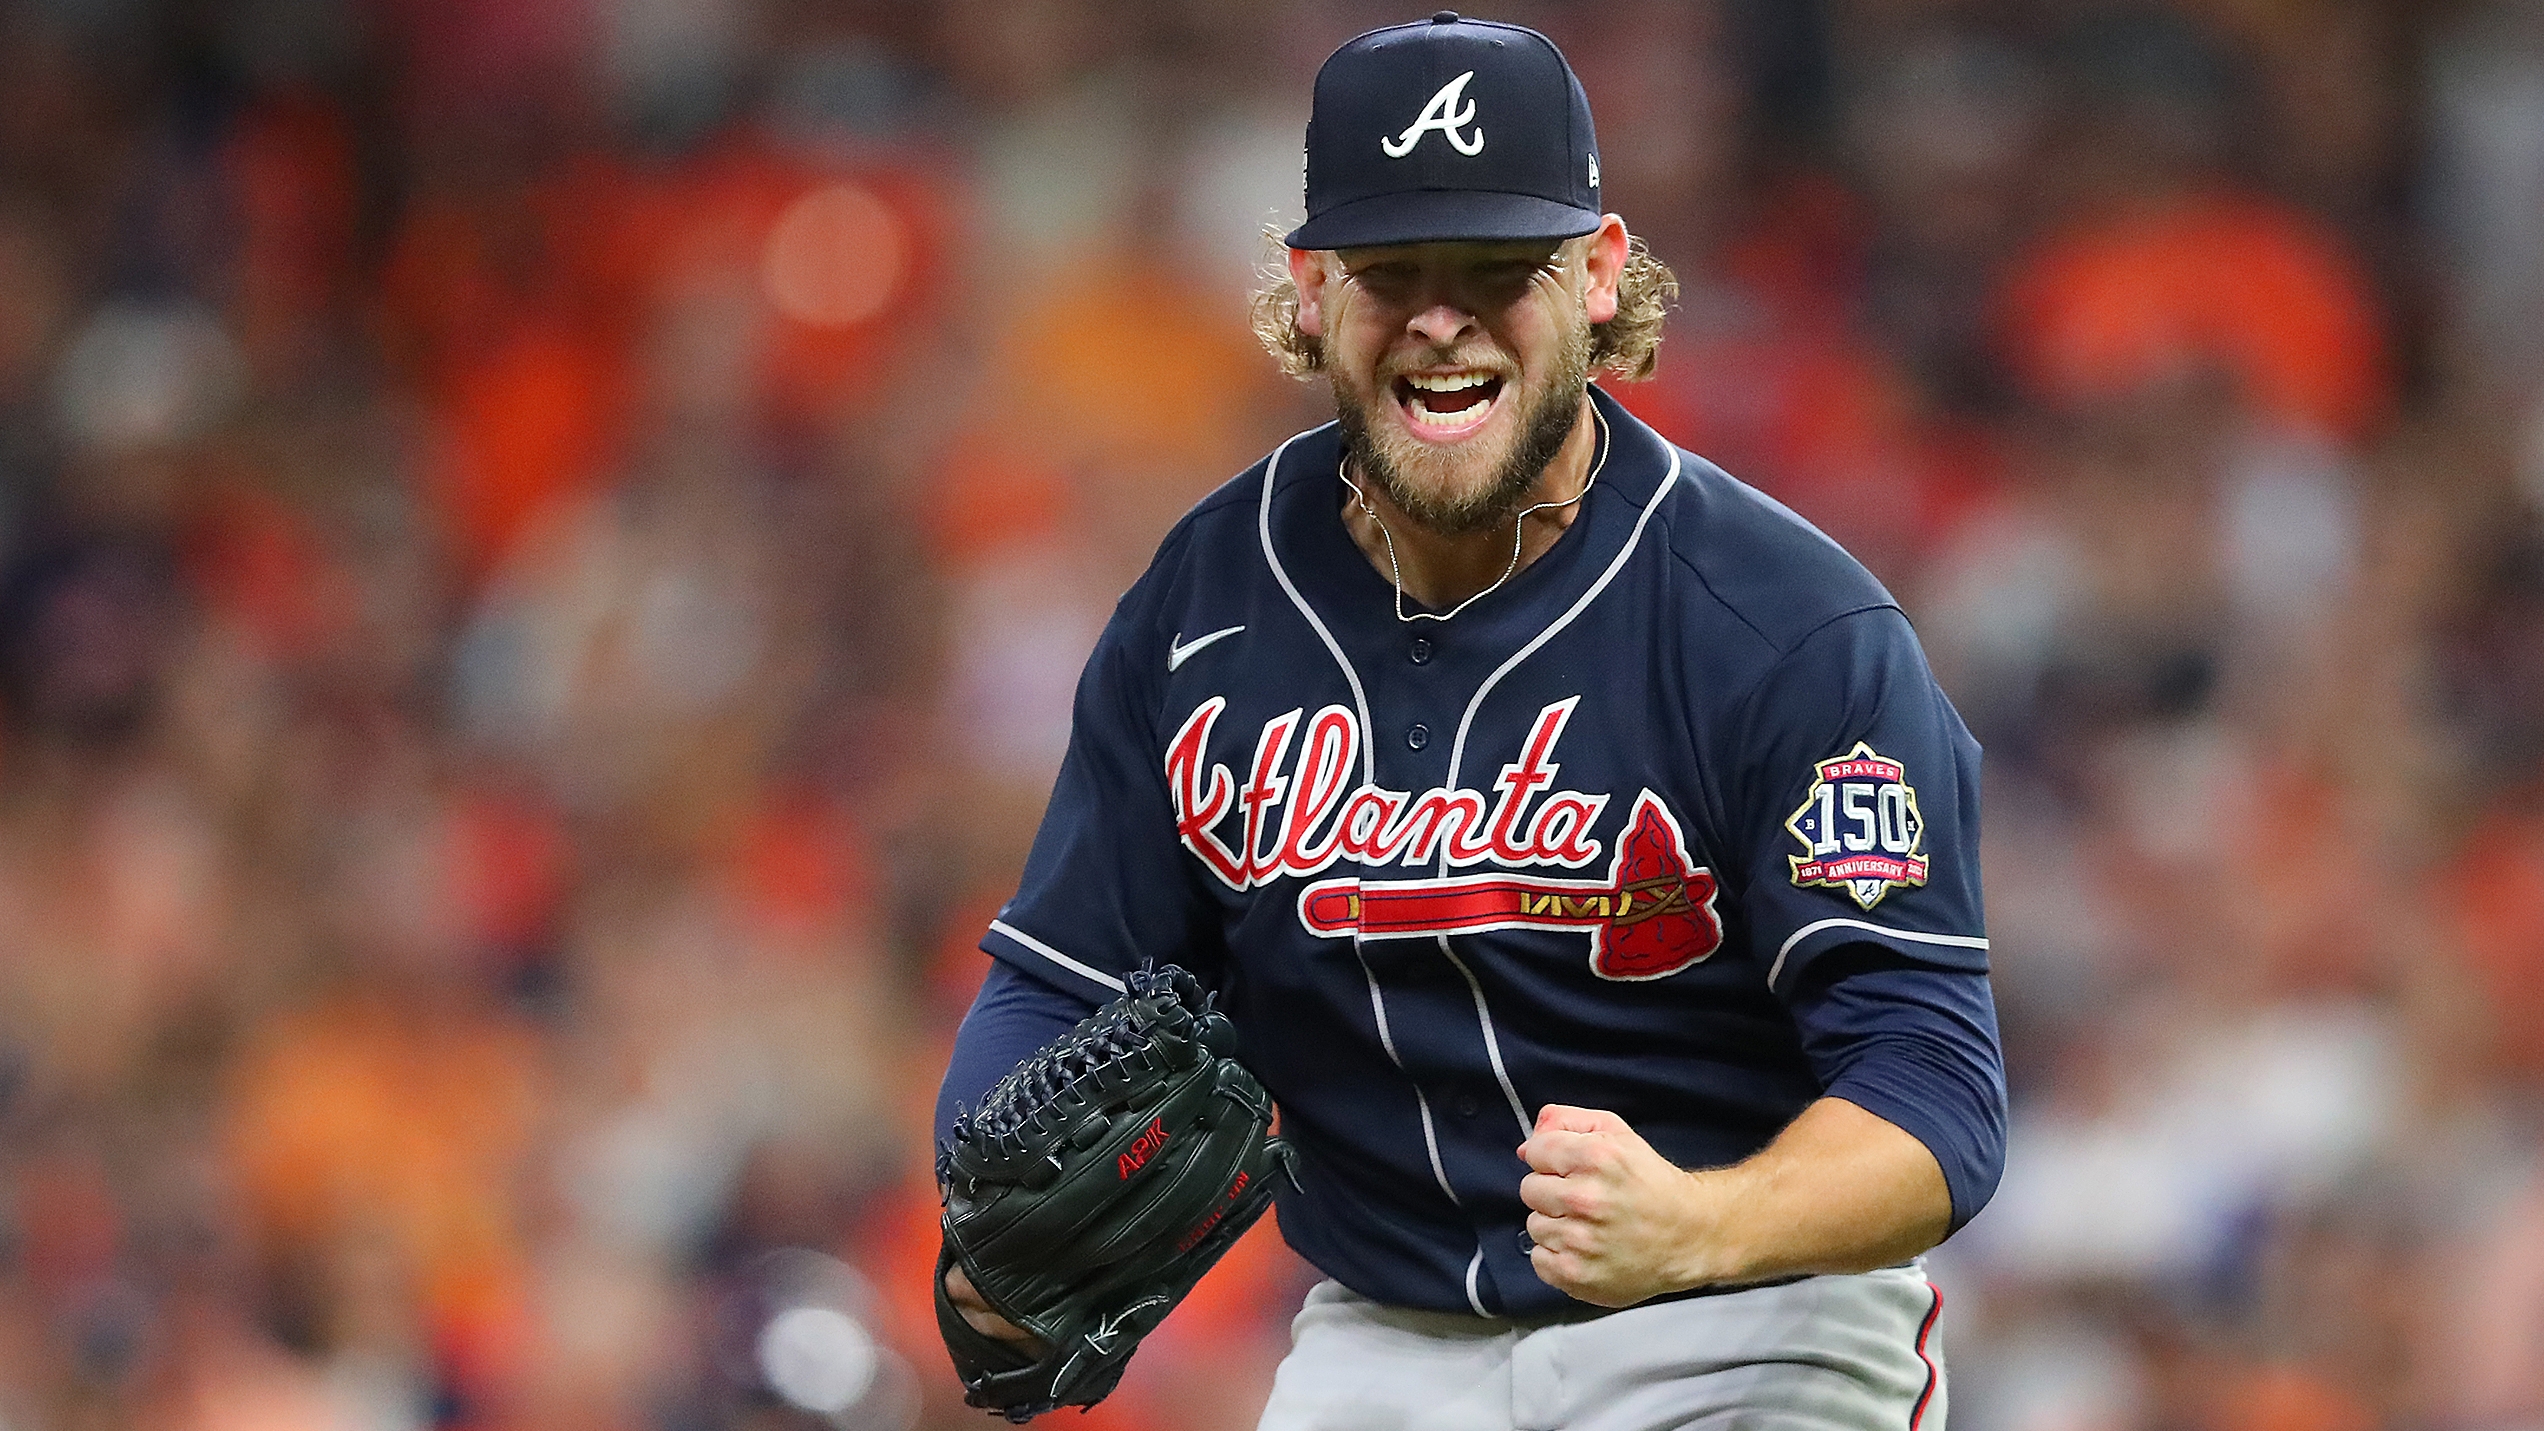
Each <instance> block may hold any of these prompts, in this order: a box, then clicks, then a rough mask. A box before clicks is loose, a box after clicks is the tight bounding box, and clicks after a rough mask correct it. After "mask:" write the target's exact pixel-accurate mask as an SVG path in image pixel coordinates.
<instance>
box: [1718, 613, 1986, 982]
mask: <svg viewBox="0 0 2544 1431" xmlns="http://www.w3.org/2000/svg"><path fill="white" fill-rule="evenodd" d="M1735 729H1736V730H1737V732H1738V735H1739V739H1740V749H1739V750H1737V751H1734V752H1730V754H1731V756H1732V757H1733V758H1732V759H1731V760H1730V761H1728V762H1727V765H1728V768H1730V769H1733V770H1736V771H1738V772H1739V773H1740V778H1739V779H1737V780H1735V781H1734V782H1733V783H1732V784H1731V786H1730V787H1729V788H1728V789H1727V791H1726V798H1727V804H1728V806H1729V809H1728V817H1729V821H1730V824H1731V826H1732V829H1731V831H1730V839H1731V841H1732V842H1733V844H1734V846H1735V848H1736V853H1737V856H1738V857H1739V858H1741V859H1742V861H1743V864H1744V866H1745V867H1744V868H1743V869H1742V870H1741V873H1740V881H1741V893H1742V901H1741V902H1742V906H1743V908H1744V909H1745V910H1746V911H1747V913H1748V925H1749V929H1750V939H1751V942H1752V953H1753V954H1754V955H1755V956H1756V957H1757V959H1758V961H1759V962H1760V963H1761V964H1762V965H1764V966H1765V968H1766V971H1767V982H1768V984H1769V986H1770V987H1772V988H1774V989H1776V990H1778V991H1779V992H1782V991H1784V990H1786V989H1789V988H1790V987H1792V985H1793V983H1794V981H1795V980H1797V979H1798V978H1799V977H1800V976H1801V975H1802V973H1803V972H1804V971H1805V970H1806V969H1808V968H1809V966H1810V965H1811V963H1812V962H1813V961H1814V960H1816V959H1818V958H1819V957H1820V956H1821V955H1822V954H1824V953H1826V952H1828V951H1829V950H1832V949H1836V948H1840V947H1842V946H1844V945H1847V944H1853V943H1861V942H1866V941H1870V942H1872V943H1875V944H1879V945H1882V946H1885V947H1887V948H1889V949H1891V950H1893V951H1894V952H1896V953H1897V954H1899V955H1900V956H1901V957H1902V958H1903V959H1906V960H1909V961H1911V962H1914V963H1919V964H1924V965H1928V966H1931V967H1934V968H1941V969H1960V970H1969V971H1974V972H1980V973H1984V972H1985V971H1986V969H1987V931H1986V917H1985V914H1984V912H1983V910H1982V906H1981V903H1980V894H1979V747H1978V742H1977V741H1975V740H1972V739H1971V738H1970V733H1969V731H1968V729H1967V728H1965V727H1964V726H1963V725H1962V724H1961V717H1960V715H1959V714H1958V713H1956V712H1955V711H1954V710H1953V709H1952V703H1951V702H1950V701H1948V700H1946V699H1945V698H1944V695H1943V691H1942V689H1941V688H1940V687H1938V686H1937V685H1936V684H1935V681H1934V677H1933V675H1932V673H1931V672H1929V671H1928V669H1927V667H1926V660H1925V654H1924V652H1923V651H1921V650H1920V649H1919V648H1918V646H1917V638H1916V634H1915V633H1914V632H1913V631H1912V630H1910V629H1909V626H1908V620H1907V618H1906V617H1905V616H1902V615H1901V614H1900V613H1899V611H1898V609H1897V608H1895V607H1890V606H1877V607H1869V608H1866V609H1864V610H1860V611H1856V612H1852V613H1849V614H1847V615H1844V616H1840V617H1838V618H1836V619H1834V620H1832V621H1830V622H1828V623H1827V624H1825V625H1823V626H1821V627H1820V628H1819V629H1818V630H1816V631H1814V632H1812V633H1811V634H1810V635H1809V636H1807V637H1805V638H1804V639H1803V640H1802V641H1801V642H1800V643H1798V644H1797V645H1796V646H1795V647H1794V648H1793V649H1792V650H1790V651H1788V652H1787V653H1786V654H1785V656H1784V657H1783V659H1782V660H1780V661H1779V662H1778V663H1777V664H1776V666H1775V667H1774V668H1773V669H1772V670H1770V671H1769V672H1768V673H1767V675H1766V676H1765V677H1764V678H1763V679H1761V681H1760V682H1759V684H1758V687H1757V689H1756V690H1755V691H1753V692H1752V693H1751V695H1750V697H1749V700H1748V703H1747V708H1746V711H1745V713H1744V715H1743V717H1742V719H1741V720H1740V721H1739V722H1738V723H1737V724H1736V726H1735Z"/></svg>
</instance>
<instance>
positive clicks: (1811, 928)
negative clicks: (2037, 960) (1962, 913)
mask: <svg viewBox="0 0 2544 1431" xmlns="http://www.w3.org/2000/svg"><path fill="white" fill-rule="evenodd" d="M1823 929H1869V930H1871V931H1872V932H1873V933H1875V934H1887V935H1889V936H1890V937H1891V938H1893V939H1913V940H1915V941H1916V942H1917V943H1919V944H1949V945H1951V946H1952V947H1953V948H1955V949H1985V948H1986V947H1988V942H1987V941H1986V940H1984V939H1978V938H1974V937H1972V936H1970V935H1967V934H1920V933H1918V932H1917V931H1916V930H1914V929H1893V928H1891V927H1890V926H1889V925H1887V924H1872V923H1868V922H1866V921H1864V920H1861V919H1822V920H1818V921H1816V922H1814V923H1810V924H1805V925H1803V926H1802V927H1801V928H1799V929H1797V930H1794V931H1793V933H1792V935H1791V937H1789V938H1787V939H1786V940H1785V941H1784V947H1783V948H1781V949H1778V950H1776V956H1775V962H1774V963H1773V964H1770V965H1768V966H1767V987H1768V988H1770V989H1772V988H1774V987H1775V981H1776V976H1777V975H1779V974H1782V973H1783V972H1784V956H1785V955H1787V954H1790V953H1792V952H1793V946H1794V945H1796V944H1799V943H1801V942H1802V941H1803V940H1805V939H1808V938H1810V937H1811V936H1812V935H1814V934H1817V933H1819V932H1820V931H1821V930H1823Z"/></svg>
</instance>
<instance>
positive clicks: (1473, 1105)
mask: <svg viewBox="0 0 2544 1431" xmlns="http://www.w3.org/2000/svg"><path fill="white" fill-rule="evenodd" d="M1483 1111H1484V1105H1483V1104H1481V1103H1478V1102H1476V1101H1475V1095H1474V1094H1472V1093H1461V1094H1459V1095H1458V1098H1457V1115H1458V1116H1459V1117H1461V1118H1472V1117H1474V1116H1475V1115H1476V1114H1478V1113H1481V1112H1483Z"/></svg>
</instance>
